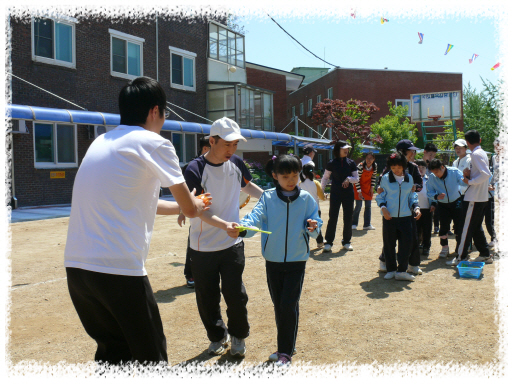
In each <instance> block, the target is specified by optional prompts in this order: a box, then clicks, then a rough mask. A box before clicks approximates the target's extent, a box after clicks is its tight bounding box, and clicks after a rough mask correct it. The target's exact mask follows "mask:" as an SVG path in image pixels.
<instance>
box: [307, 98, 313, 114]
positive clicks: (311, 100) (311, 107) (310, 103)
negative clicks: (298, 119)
mask: <svg viewBox="0 0 512 384" xmlns="http://www.w3.org/2000/svg"><path fill="white" fill-rule="evenodd" d="M312 110H313V99H309V100H308V112H311V111H312Z"/></svg>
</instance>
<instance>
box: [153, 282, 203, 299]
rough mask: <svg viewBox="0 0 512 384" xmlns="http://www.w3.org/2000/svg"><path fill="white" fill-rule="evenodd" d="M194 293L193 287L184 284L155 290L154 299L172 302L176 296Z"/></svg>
mask: <svg viewBox="0 0 512 384" xmlns="http://www.w3.org/2000/svg"><path fill="white" fill-rule="evenodd" d="M189 293H194V289H192V288H188V287H187V285H186V284H184V285H182V286H179V287H172V288H169V289H165V290H161V291H157V292H155V299H156V302H157V303H172V302H173V301H174V300H176V297H177V296H182V295H186V294H189Z"/></svg>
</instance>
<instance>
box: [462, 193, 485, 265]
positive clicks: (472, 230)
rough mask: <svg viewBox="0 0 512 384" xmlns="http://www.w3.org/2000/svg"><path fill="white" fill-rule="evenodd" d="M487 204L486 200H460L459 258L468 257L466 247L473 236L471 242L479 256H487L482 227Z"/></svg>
mask: <svg viewBox="0 0 512 384" xmlns="http://www.w3.org/2000/svg"><path fill="white" fill-rule="evenodd" d="M487 204H488V202H487V201H483V202H474V201H463V202H462V212H463V213H462V217H463V220H464V224H463V225H462V232H461V236H460V245H459V247H458V248H457V253H458V254H459V257H458V258H459V260H464V259H466V258H467V257H468V247H469V245H470V244H471V238H473V242H474V243H475V247H476V249H478V251H479V252H480V256H489V249H488V248H487V241H486V239H485V234H484V230H483V228H482V222H483V219H484V212H485V208H486V206H487ZM461 222H462V220H461Z"/></svg>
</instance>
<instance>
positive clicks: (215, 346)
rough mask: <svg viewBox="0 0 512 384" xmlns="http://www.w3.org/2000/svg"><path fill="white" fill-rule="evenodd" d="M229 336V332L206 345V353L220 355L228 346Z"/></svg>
mask: <svg viewBox="0 0 512 384" xmlns="http://www.w3.org/2000/svg"><path fill="white" fill-rule="evenodd" d="M229 340H230V337H229V333H228V334H227V335H226V336H224V337H223V338H222V339H220V340H219V341H213V342H212V343H211V344H210V346H209V347H208V353H209V354H210V355H222V354H223V353H224V351H225V350H226V348H227V347H228V343H229Z"/></svg>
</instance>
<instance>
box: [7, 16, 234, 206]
mask: <svg viewBox="0 0 512 384" xmlns="http://www.w3.org/2000/svg"><path fill="white" fill-rule="evenodd" d="M219 21H221V22H223V21H225V20H222V19H221V20H219ZM10 22H11V28H12V41H11V43H12V51H11V56H10V58H11V62H12V72H13V74H15V75H16V76H19V77H21V78H22V79H24V80H26V81H29V82H31V83H33V84H35V85H37V86H39V87H42V88H44V89H46V90H48V91H50V92H52V93H55V94H57V95H59V96H60V97H63V98H64V99H67V100H69V101H72V102H73V103H75V104H78V105H80V106H82V107H83V108H86V109H87V110H89V111H98V112H108V113H115V114H118V113H119V109H118V102H117V100H118V95H119V91H120V90H121V88H122V87H123V86H124V85H125V84H126V83H127V82H128V80H126V79H122V78H117V77H114V76H112V75H111V74H110V34H109V32H108V30H109V28H110V29H114V30H116V31H119V32H124V33H127V34H130V35H133V36H137V37H141V38H144V39H145V42H144V43H143V51H142V52H143V54H142V56H143V75H144V76H149V77H152V78H156V56H157V55H156V26H155V21H154V19H153V20H150V21H149V22H148V21H147V20H145V21H142V22H141V21H140V20H137V22H134V20H130V19H116V20H109V19H101V18H97V19H93V18H90V19H84V18H81V19H80V20H79V22H78V23H77V24H76V29H75V34H76V40H75V43H76V68H74V69H71V68H65V67H62V66H58V65H51V64H44V63H37V62H34V61H32V57H31V39H32V36H31V23H30V21H29V20H21V19H17V18H11V19H10ZM158 34H159V42H158V45H159V54H158V60H159V61H158V63H159V76H158V80H159V82H160V83H161V84H162V86H163V88H164V90H165V92H166V95H167V100H168V101H170V102H172V103H174V104H176V105H179V106H181V107H183V108H185V109H188V110H190V111H192V112H194V113H196V114H198V115H201V116H206V83H207V67H206V63H207V50H208V24H207V22H206V21H205V20H202V19H198V20H196V22H193V23H190V22H189V21H187V20H184V21H180V20H171V19H164V18H159V21H158ZM169 46H172V47H176V48H180V49H184V50H187V51H191V52H194V53H196V54H197V57H196V60H195V64H196V78H195V80H196V91H195V92H190V91H182V90H177V89H175V88H171V86H170V51H169ZM11 93H12V99H11V102H12V103H13V104H21V105H30V106H40V107H48V108H62V109H72V110H74V109H79V108H77V107H75V106H73V105H71V104H69V103H67V102H65V101H63V100H61V99H58V98H56V97H54V96H51V95H49V94H48V93H46V92H43V91H41V90H38V89H37V88H34V87H32V86H30V85H28V84H26V83H24V82H22V81H20V80H18V79H16V78H12V81H11ZM171 108H172V109H174V110H175V111H176V112H177V113H178V114H179V115H180V116H182V117H183V118H184V119H185V120H187V121H191V122H200V123H205V122H206V121H205V120H203V119H200V118H198V117H195V116H194V115H192V114H189V113H187V112H185V111H183V110H180V109H178V108H175V107H171ZM170 119H175V120H180V119H179V118H178V117H177V116H174V115H173V114H172V113H171V117H170ZM27 128H28V129H29V134H14V135H13V152H14V162H15V163H14V172H15V194H16V198H17V199H18V205H19V206H20V207H23V206H32V205H47V204H63V203H69V202H71V192H72V186H73V181H74V178H75V175H76V172H77V170H78V168H71V169H56V170H64V171H66V178H65V179H50V171H51V170H50V169H44V170H41V169H35V167H34V144H33V135H32V132H33V126H32V124H31V123H30V122H27ZM77 135H78V160H79V165H80V162H81V160H82V158H83V157H84V155H85V153H86V151H87V148H88V147H89V145H90V143H91V142H92V140H90V139H89V138H88V130H87V127H86V126H80V125H79V126H78V127H77ZM168 137H170V135H168Z"/></svg>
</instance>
